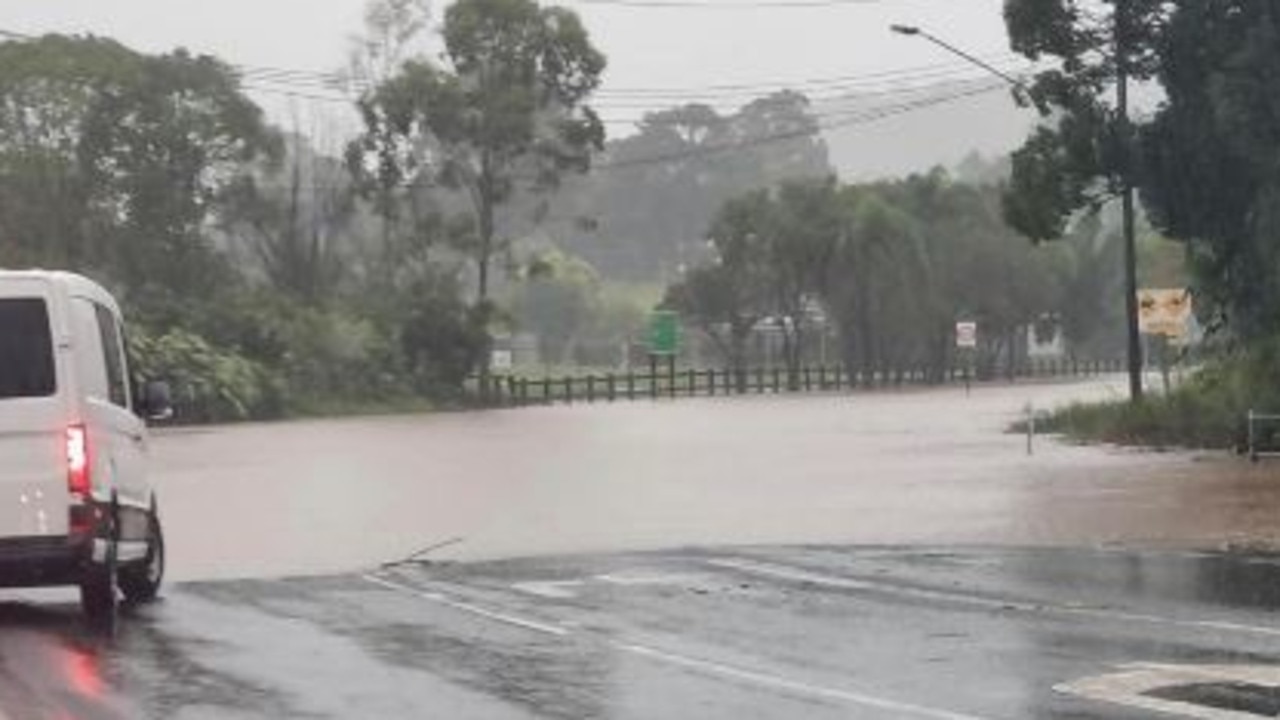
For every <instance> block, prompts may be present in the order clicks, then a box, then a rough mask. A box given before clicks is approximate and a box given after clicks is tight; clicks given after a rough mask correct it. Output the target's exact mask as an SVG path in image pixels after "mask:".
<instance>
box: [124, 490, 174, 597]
mask: <svg viewBox="0 0 1280 720" xmlns="http://www.w3.org/2000/svg"><path fill="white" fill-rule="evenodd" d="M164 561H165V556H164V530H163V529H162V528H161V527H160V515H159V513H158V512H157V511H156V510H154V509H153V510H152V511H151V513H150V514H149V515H148V517H147V558H146V561H145V562H143V563H141V564H139V565H137V566H134V567H126V568H122V569H121V570H120V589H121V590H122V591H123V592H124V596H125V599H126V600H128V601H129V602H131V603H135V604H140V603H148V602H151V601H153V600H155V599H156V596H158V595H159V594H160V583H162V582H163V581H164Z"/></svg>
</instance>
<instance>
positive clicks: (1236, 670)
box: [0, 380, 1280, 720]
mask: <svg viewBox="0 0 1280 720" xmlns="http://www.w3.org/2000/svg"><path fill="white" fill-rule="evenodd" d="M1120 385H1121V383H1120V381H1118V380H1117V381H1114V382H1113V381H1111V380H1104V381H1102V382H1098V381H1092V382H1089V383H1084V384H1075V385H1027V386H1016V387H1006V388H980V389H979V390H978V391H976V392H975V393H974V394H973V396H972V397H966V396H965V395H964V393H963V391H957V390H955V389H943V390H937V391H928V392H902V393H874V394H858V395H854V396H852V397H850V396H827V397H804V398H800V397H787V398H768V397H766V398H738V399H734V400H715V401H693V402H678V403H656V404H654V403H647V402H646V403H635V404H620V405H616V406H603V405H601V406H593V407H581V406H580V407H556V408H531V409H525V410H518V411H500V412H491V413H470V414H453V415H432V416H423V417H396V418H377V419H348V420H334V421H318V422H303V423H285V424H276V425H247V426H237V427H229V428H210V429H199V430H179V431H171V432H166V433H162V434H161V436H160V437H158V438H157V443H156V448H155V467H156V469H157V474H158V476H159V482H160V488H161V499H162V503H163V505H162V507H163V510H164V515H165V520H166V525H167V528H168V530H167V534H168V537H169V550H170V563H171V568H170V569H171V574H172V577H173V578H174V579H175V580H176V581H177V584H174V585H170V586H169V590H168V591H167V593H166V598H165V600H164V602H162V603H160V604H158V605H156V606H153V607H148V608H142V609H138V610H136V611H135V612H134V613H133V614H132V616H131V617H130V619H129V621H128V622H126V623H125V627H124V630H123V631H122V633H121V635H120V637H118V638H117V639H116V640H115V641H112V642H108V641H104V640H102V639H100V638H96V637H94V636H93V635H92V634H90V633H88V632H87V631H86V630H85V629H84V627H83V624H82V622H81V620H80V618H79V615H78V613H77V611H76V608H75V605H74V594H73V593H68V592H65V591H61V590H52V591H41V592H19V593H0V720H5V719H6V718H7V720H18V719H20V718H21V719H25V718H41V719H43V718H86V719H93V718H134V717H154V718H169V717H177V718H206V717H207V718H223V717H230V718H239V717H245V718H265V717H322V718H327V717H332V718H347V717H361V718H363V717H373V718H382V717H387V718H391V717H441V718H473V717H475V718H522V717H534V718H544V717H545V718H650V717H662V718H666V717H677V718H682V717H691V718H702V717H708V718H715V717H739V716H741V717H746V718H752V717H761V718H793V717H794V718H799V717H869V718H878V717H923V718H952V719H953V720H954V719H956V718H991V719H995V718H1009V719H1013V718H1025V717H1057V718H1109V717H1120V718H1128V717H1156V715H1152V713H1153V712H1156V711H1157V710H1166V711H1167V710H1170V709H1171V707H1172V706H1170V705H1169V703H1171V702H1173V701H1172V700H1168V699H1160V698H1159V697H1156V696H1155V695H1150V694H1143V692H1145V691H1146V690H1152V688H1155V690H1153V691H1154V692H1157V693H1160V692H1163V691H1160V690H1159V689H1158V688H1159V687H1163V686H1167V685H1178V684H1179V682H1181V683H1183V684H1185V683H1188V682H1191V683H1197V682H1198V683H1201V684H1203V683H1205V682H1210V681H1213V682H1219V683H1227V684H1231V683H1235V685H1232V687H1234V688H1235V690H1232V691H1231V692H1234V693H1236V694H1237V695H1238V694H1239V693H1240V692H1244V693H1246V694H1248V693H1253V694H1254V695H1259V694H1261V695H1259V696H1260V697H1261V696H1264V695H1266V694H1267V693H1271V692H1273V691H1272V690H1269V689H1268V688H1272V687H1275V686H1280V677H1277V672H1278V671H1277V670H1276V668H1277V667H1280V633H1278V632H1277V630H1276V628H1277V627H1280V623H1277V622H1276V620H1277V618H1276V615H1275V612H1276V609H1277V608H1280V590H1278V588H1280V577H1278V576H1277V573H1278V572H1280V570H1278V567H1280V566H1277V564H1276V561H1275V560H1274V559H1273V556H1271V555H1268V554H1267V553H1266V551H1265V550H1262V549H1260V548H1268V547H1269V548H1273V549H1274V548H1277V547H1280V520H1278V518H1280V465H1275V464H1262V465H1260V466H1250V465H1249V464H1248V463H1243V462H1241V461H1239V460H1238V459H1236V458H1231V457H1227V456H1224V455H1216V454H1188V453H1146V452H1133V451H1121V450H1116V449H1106V448H1086V447H1071V446H1066V445H1062V444H1059V443H1054V442H1050V441H1044V440H1042V441H1040V442H1038V443H1037V445H1036V450H1035V454H1034V455H1033V456H1031V457H1028V456H1027V455H1026V453H1025V441H1024V439H1023V438H1021V437H1018V436H1012V435H1007V434H1004V433H1003V432H1002V429H1003V428H1004V427H1005V426H1006V425H1007V423H1008V422H1009V421H1010V420H1012V419H1015V418H1016V417H1017V416H1018V415H1019V413H1020V412H1021V410H1022V408H1023V406H1024V404H1026V403H1027V402H1028V401H1030V402H1031V403H1032V404H1034V406H1035V407H1039V408H1044V407H1049V406H1052V405H1056V404H1060V403H1064V402H1069V401H1072V400H1075V399H1082V398H1096V397H1108V396H1113V395H1116V394H1117V393H1119V392H1122V389H1121V387H1120ZM455 538H456V539H460V542H456V543H453V544H449V545H447V546H445V547H441V548H439V549H438V550H436V551H435V552H433V553H431V554H430V555H429V558H430V559H431V560H433V561H436V562H438V563H440V564H435V565H429V566H419V565H403V566H399V567H396V568H391V569H383V570H379V569H378V568H379V564H380V563H381V562H382V561H384V560H386V559H389V558H396V557H403V556H405V555H406V554H408V553H410V552H411V551H413V550H415V549H417V548H421V547H424V546H429V545H434V544H437V543H440V542H442V541H449V540H451V539H455ZM682 548H698V549H695V550H686V549H682ZM892 548H899V549H892ZM921 548H934V549H935V550H925V549H921ZM964 548H969V549H964ZM1222 548H1235V549H1236V551H1235V552H1231V553H1225V554H1221V553H1218V552H1217V551H1218V550H1219V549H1222ZM1242 549H1243V550H1242ZM640 551H650V552H649V554H638V553H640ZM515 557H523V558H526V559H523V560H504V559H503V558H515ZM285 578H293V579H285ZM1168 665H1173V666H1177V667H1176V668H1174V669H1170V668H1169V667H1166V666H1168ZM1224 665H1225V666H1228V667H1226V668H1223V667H1218V666H1224ZM1175 681H1177V682H1175ZM1242 683H1243V684H1242ZM1055 688H1057V689H1056V690H1055ZM1259 688H1260V689H1259ZM1210 690H1212V688H1211V689H1210ZM1214 691H1215V692H1216V690H1214ZM1199 692H1210V691H1209V690H1204V689H1202V690H1201V691H1199ZM1274 692H1280V691H1274ZM1166 694H1167V693H1166ZM1175 694H1176V692H1175ZM1210 694H1212V693H1210ZM1135 698H1136V699H1135ZM1219 700H1221V699H1220V698H1219ZM1237 700H1238V698H1237ZM1264 700H1265V698H1264ZM1232 702H1236V700H1233V701H1232ZM1278 702H1280V701H1278ZM1219 704H1220V705H1221V704H1222V703H1221V702H1219ZM1238 704H1239V703H1238V702H1237V705H1238ZM1256 707H1261V706H1260V705H1256V704H1255V708H1256ZM1173 709H1178V710H1181V711H1184V712H1183V716H1184V717H1201V718H1211V719H1212V718H1240V717H1244V718H1248V717H1267V716H1276V715H1277V714H1280V710H1277V711H1276V712H1273V713H1271V714H1270V715H1256V714H1255V715H1241V714H1239V713H1237V714H1234V715H1223V714H1221V711H1220V710H1219V711H1216V712H1217V713H1218V714H1213V712H1210V711H1207V710H1204V709H1203V708H1201V710H1200V711H1195V710H1194V709H1193V710H1192V711H1190V713H1188V712H1186V710H1187V706H1185V705H1184V706H1179V707H1173ZM1206 713H1208V714H1206Z"/></svg>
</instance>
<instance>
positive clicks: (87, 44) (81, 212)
mask: <svg viewBox="0 0 1280 720" xmlns="http://www.w3.org/2000/svg"><path fill="white" fill-rule="evenodd" d="M276 147H277V142H276V138H275V136H274V135H273V134H272V133H271V132H270V131H269V130H268V129H267V127H266V126H265V125H264V123H263V120H262V114H261V111H260V110H259V109H258V107H257V106H256V105H254V104H253V103H252V102H251V101H250V100H248V99H247V98H246V97H245V96H244V95H243V94H242V93H241V91H240V89H239V82H238V80H237V78H236V76H235V73H234V72H233V71H232V70H231V68H230V67H229V66H227V65H225V64H223V63H221V62H220V61H218V60H216V59H213V58H210V57H195V56H192V55H190V54H188V53H186V52H183V51H177V52H174V53H171V54H167V55H157V56H149V55H142V54H139V53H136V52H133V51H131V50H129V49H127V48H125V47H124V46H122V45H119V44H117V43H114V42H112V41H109V40H99V39H96V38H69V37H61V36H48V37H45V38H41V39H38V40H33V41H30V42H11V43H4V44H0V236H3V237H4V238H5V239H4V240H2V241H0V244H2V246H0V247H2V249H0V257H4V258H5V259H6V260H7V259H8V258H9V257H12V258H14V259H15V260H16V261H18V262H23V263H40V264H51V265H55V266H61V267H68V266H69V267H77V268H82V269H95V270H96V271H97V272H98V273H99V274H101V275H103V276H105V277H106V278H108V279H109V280H110V281H111V282H113V283H114V284H116V285H117V286H118V289H120V290H121V293H122V295H124V297H125V299H126V300H127V301H129V302H130V303H131V304H132V305H133V306H134V307H135V309H136V310H138V311H140V312H142V313H144V314H145V315H148V316H154V317H155V319H156V320H157V321H159V322H164V323H172V322H173V321H174V319H175V318H176V317H177V315H175V313H180V312H181V310H180V309H181V308H183V307H187V306H190V304H191V303H193V302H199V301H200V300H201V299H206V298H208V297H210V296H211V295H212V294H214V293H216V292H217V291H218V290H219V289H220V288H221V287H222V286H223V284H224V282H225V278H226V273H225V269H224V271H223V272H222V274H220V273H219V268H220V267H223V264H222V263H221V259H220V257H219V256H218V254H217V253H216V252H215V250H214V248H213V247H212V245H211V244H210V242H209V238H208V236H207V234H206V233H205V229H206V226H207V224H208V223H209V222H210V221H211V219H212V218H213V214H214V213H215V212H216V210H217V209H218V208H219V207H220V206H221V203H222V202H223V200H224V199H225V195H226V192H227V190H228V188H229V187H230V186H231V184H232V183H233V182H234V180H235V178H236V177H237V176H238V175H239V174H240V173H241V172H242V170H243V168H244V167H245V166H246V164H248V163H250V162H252V161H254V160H255V159H257V158H260V157H263V156H265V155H268V154H270V153H272V152H274V151H275V149H276Z"/></svg>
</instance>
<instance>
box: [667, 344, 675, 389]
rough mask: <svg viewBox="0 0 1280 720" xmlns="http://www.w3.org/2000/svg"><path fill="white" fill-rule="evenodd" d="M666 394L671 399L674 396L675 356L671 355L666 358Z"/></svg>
mask: <svg viewBox="0 0 1280 720" xmlns="http://www.w3.org/2000/svg"><path fill="white" fill-rule="evenodd" d="M667 394H669V395H670V396H671V397H673V398H674V397H675V396H676V356H675V353H672V354H670V355H668V356H667Z"/></svg>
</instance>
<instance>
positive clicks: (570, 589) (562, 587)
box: [511, 573, 695, 600]
mask: <svg viewBox="0 0 1280 720" xmlns="http://www.w3.org/2000/svg"><path fill="white" fill-rule="evenodd" d="M694 579H695V577H694V576H693V575H688V574H677V573H665V574H652V573H651V574H644V573H609V574H605V575H595V576H593V577H589V578H579V579H577V580H529V581H525V582H518V583H512V584H511V589H513V590H515V591H517V592H522V593H525V594H526V595H536V596H538V597H542V598H549V599H552V600H570V599H572V598H575V597H577V596H578V593H577V590H578V589H580V588H582V587H583V586H585V585H587V584H588V583H592V582H599V583H605V584H607V585H618V586H622V587H638V586H643V585H680V584H683V583H688V582H691V581H692V580H694Z"/></svg>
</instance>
